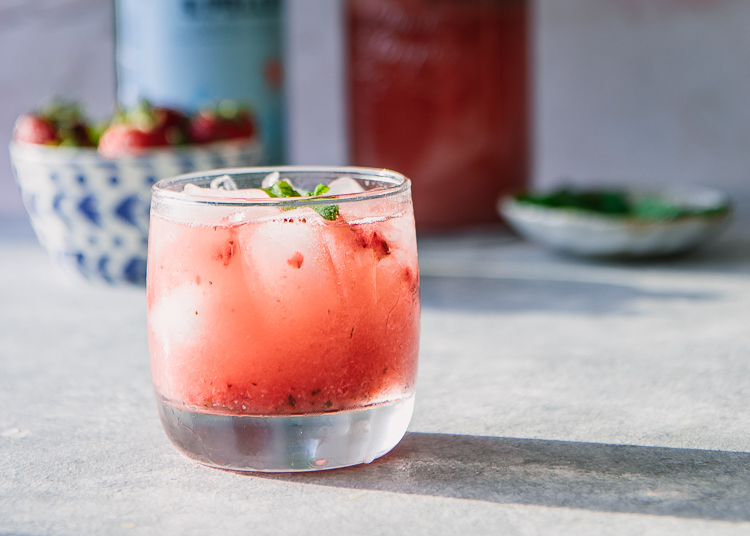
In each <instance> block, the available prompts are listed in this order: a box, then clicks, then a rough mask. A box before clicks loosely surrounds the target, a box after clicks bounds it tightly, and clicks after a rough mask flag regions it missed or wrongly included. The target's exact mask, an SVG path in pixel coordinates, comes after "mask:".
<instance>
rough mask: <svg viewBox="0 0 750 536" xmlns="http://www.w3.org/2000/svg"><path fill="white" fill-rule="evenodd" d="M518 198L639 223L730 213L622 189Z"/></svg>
mask: <svg viewBox="0 0 750 536" xmlns="http://www.w3.org/2000/svg"><path fill="white" fill-rule="evenodd" d="M515 199H516V201H518V202H519V203H527V204H531V205H537V206H542V207H548V208H561V209H577V210H582V211H586V212H594V213H597V214H603V215H607V216H616V217H624V218H632V219H634V220H638V221H671V220H675V219H678V218H684V217H689V216H716V215H720V214H725V213H727V212H728V211H729V210H730V207H729V206H728V205H724V206H720V207H711V208H701V207H694V206H689V205H687V204H680V203H679V202H677V201H674V200H672V199H670V198H669V197H666V196H661V195H656V194H649V195H632V194H628V193H627V192H624V191H621V190H581V191H574V190H571V189H568V188H564V189H560V190H556V191H554V192H550V193H544V194H534V193H522V194H519V195H516V196H515Z"/></svg>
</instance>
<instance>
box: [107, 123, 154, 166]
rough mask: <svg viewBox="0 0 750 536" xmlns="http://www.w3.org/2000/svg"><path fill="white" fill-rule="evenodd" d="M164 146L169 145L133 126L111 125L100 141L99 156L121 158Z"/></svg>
mask: <svg viewBox="0 0 750 536" xmlns="http://www.w3.org/2000/svg"><path fill="white" fill-rule="evenodd" d="M164 145H167V144H166V143H163V142H162V140H161V139H158V138H157V137H156V136H154V134H153V133H151V132H146V131H145V130H141V129H139V128H137V127H134V126H131V125H125V124H120V125H111V126H110V127H109V128H108V129H107V130H105V131H104V134H102V137H101V138H100V139H99V154H101V155H102V156H103V157H104V158H119V157H121V156H127V155H137V154H139V153H141V152H143V151H145V150H146V149H148V148H150V147H158V146H164Z"/></svg>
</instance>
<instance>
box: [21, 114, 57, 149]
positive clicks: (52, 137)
mask: <svg viewBox="0 0 750 536" xmlns="http://www.w3.org/2000/svg"><path fill="white" fill-rule="evenodd" d="M13 140H14V141H18V142H23V143H35V144H39V145H58V144H59V143H60V138H58V137H57V128H56V127H55V125H54V123H52V121H49V120H48V119H44V118H43V117H39V116H38V115H37V114H34V113H28V114H23V115H22V116H21V117H19V118H18V119H17V120H16V125H15V127H14V129H13Z"/></svg>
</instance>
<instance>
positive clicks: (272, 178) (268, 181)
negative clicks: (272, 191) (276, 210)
mask: <svg viewBox="0 0 750 536" xmlns="http://www.w3.org/2000/svg"><path fill="white" fill-rule="evenodd" d="M280 178H281V174H280V173H279V172H278V171H273V172H271V173H269V174H268V175H266V176H265V178H264V179H263V182H262V183H261V185H260V187H261V188H270V187H271V186H273V185H274V184H276V183H277V182H279V179H280Z"/></svg>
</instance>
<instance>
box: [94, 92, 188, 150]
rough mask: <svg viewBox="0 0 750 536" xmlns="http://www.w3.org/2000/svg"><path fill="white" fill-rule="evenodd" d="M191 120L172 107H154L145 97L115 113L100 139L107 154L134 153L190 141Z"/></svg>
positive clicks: (100, 148) (101, 148) (102, 148)
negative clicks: (141, 100) (131, 107)
mask: <svg viewBox="0 0 750 536" xmlns="http://www.w3.org/2000/svg"><path fill="white" fill-rule="evenodd" d="M189 123H190V120H189V119H188V118H187V117H186V116H185V115H184V114H182V113H181V112H178V111H177V110H172V109H169V108H154V107H152V106H151V105H150V104H149V103H148V102H146V101H143V102H141V104H140V105H138V106H137V107H136V108H133V109H131V110H128V111H124V112H123V111H120V112H117V113H116V114H115V117H114V119H113V120H112V123H111V124H110V126H109V127H108V128H107V129H106V130H105V131H104V133H103V134H102V136H101V139H100V140H99V153H100V154H101V155H102V156H104V157H105V158H118V157H121V156H125V155H134V154H138V153H141V152H143V151H144V150H146V149H148V148H151V147H168V146H171V145H181V144H184V143H186V142H187V141H188V130H189Z"/></svg>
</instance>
